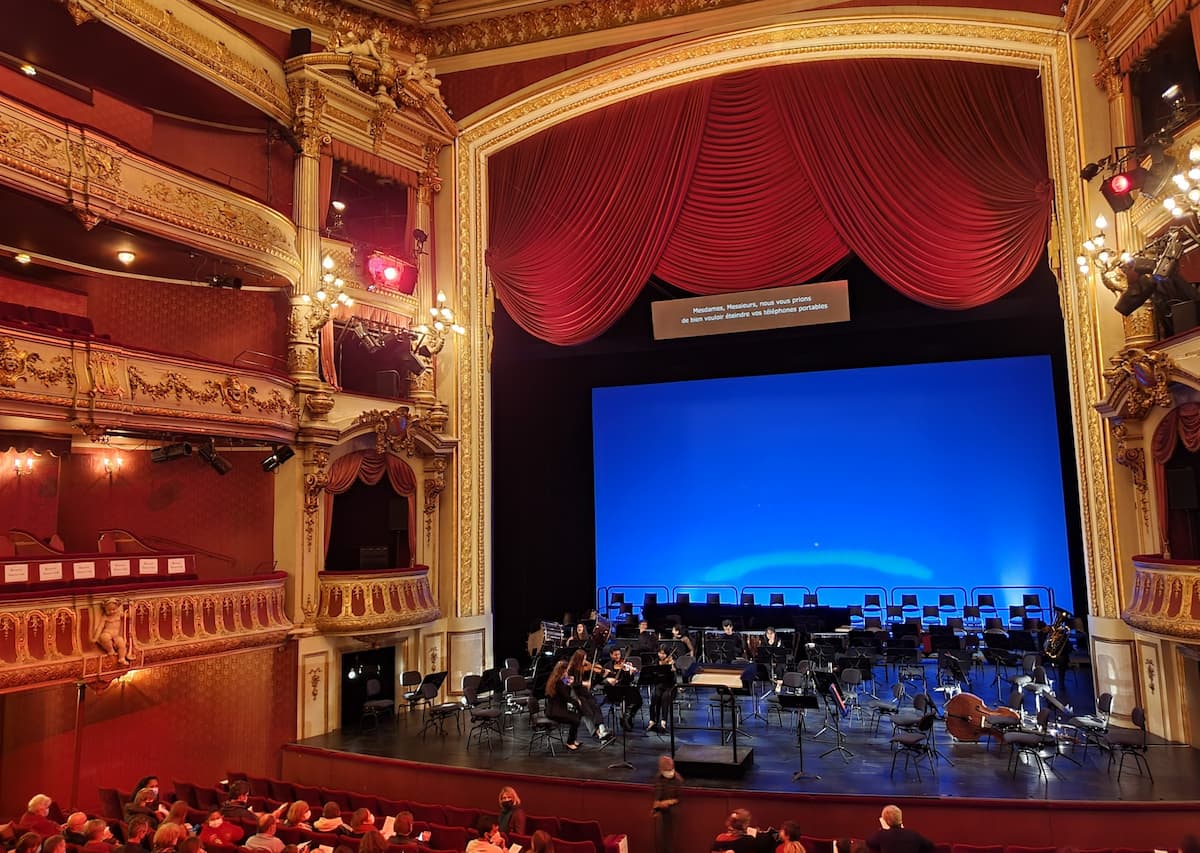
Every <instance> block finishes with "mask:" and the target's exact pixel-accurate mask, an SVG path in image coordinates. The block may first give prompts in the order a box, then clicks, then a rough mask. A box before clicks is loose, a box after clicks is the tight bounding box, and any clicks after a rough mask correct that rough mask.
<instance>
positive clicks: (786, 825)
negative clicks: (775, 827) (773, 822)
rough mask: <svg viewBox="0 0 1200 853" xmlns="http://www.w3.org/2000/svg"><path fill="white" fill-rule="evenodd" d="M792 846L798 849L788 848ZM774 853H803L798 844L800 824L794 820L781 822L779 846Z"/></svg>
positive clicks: (802, 847)
mask: <svg viewBox="0 0 1200 853" xmlns="http://www.w3.org/2000/svg"><path fill="white" fill-rule="evenodd" d="M792 844H795V845H797V846H798V847H799V848H800V849H799V850H797V849H795V847H792V846H790V845H792ZM775 853H804V845H803V844H801V843H800V824H798V823H796V821H794V820H785V821H784V822H783V826H781V827H779V844H778V846H777V847H776V848H775ZM847 853H848V851H847Z"/></svg>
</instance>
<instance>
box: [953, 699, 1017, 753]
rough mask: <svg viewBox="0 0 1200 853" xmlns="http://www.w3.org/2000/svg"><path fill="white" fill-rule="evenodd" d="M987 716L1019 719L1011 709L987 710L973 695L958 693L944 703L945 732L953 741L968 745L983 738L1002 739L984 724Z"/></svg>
mask: <svg viewBox="0 0 1200 853" xmlns="http://www.w3.org/2000/svg"><path fill="white" fill-rule="evenodd" d="M989 714H991V715H993V716H999V717H1008V718H1010V719H1013V720H1016V721H1018V722H1019V721H1020V719H1021V715H1020V714H1019V713H1018V712H1016V711H1014V710H1013V709H1012V708H989V707H988V706H987V705H985V704H983V700H982V699H980V698H979V697H978V696H976V695H975V694H974V693H959V694H958V695H957V696H955V697H954V698H953V699H951V700H950V701H949V702H947V703H946V710H945V716H946V732H947V733H948V734H949V735H950V736H951V737H952V738H954V739H955V740H957V741H961V742H968V743H975V742H977V741H979V740H980V738H985V737H990V738H997V739H1002V738H1003V737H1004V735H1003V734H1002V733H1001V732H999V731H997V730H996V729H993V728H991V727H990V726H988V725H986V724H985V722H984V718H985V717H986V716H987V715H989Z"/></svg>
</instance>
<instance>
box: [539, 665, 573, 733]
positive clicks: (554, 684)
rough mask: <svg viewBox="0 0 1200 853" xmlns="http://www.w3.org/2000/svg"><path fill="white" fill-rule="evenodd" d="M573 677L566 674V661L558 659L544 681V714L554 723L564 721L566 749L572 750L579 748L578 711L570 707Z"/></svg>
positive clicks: (571, 703)
mask: <svg viewBox="0 0 1200 853" xmlns="http://www.w3.org/2000/svg"><path fill="white" fill-rule="evenodd" d="M573 682H574V679H572V678H571V676H569V675H567V662H566V661H565V660H560V661H559V662H558V663H556V664H555V665H554V669H553V670H551V671H550V679H549V680H548V681H547V682H546V716H547V717H549V718H550V719H552V720H554V721H555V722H556V723H566V724H567V725H568V727H569V728H568V730H567V743H566V744H565V745H566V747H567V749H569V750H571V751H572V752H574V751H575V750H577V749H579V742H578V741H576V740H575V738H576V736H577V735H578V734H579V719H580V718H579V712H578V711H576V710H573V709H572V707H571V706H572V705H573V704H574V702H573V700H574V696H575V694H574V692H573V691H572V689H571V686H572V684H573Z"/></svg>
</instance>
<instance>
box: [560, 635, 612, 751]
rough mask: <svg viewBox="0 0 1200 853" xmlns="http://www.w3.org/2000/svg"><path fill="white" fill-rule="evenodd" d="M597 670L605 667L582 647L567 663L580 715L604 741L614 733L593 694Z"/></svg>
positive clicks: (601, 670) (599, 670)
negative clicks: (592, 660)
mask: <svg viewBox="0 0 1200 853" xmlns="http://www.w3.org/2000/svg"><path fill="white" fill-rule="evenodd" d="M595 672H601V673H602V672H604V667H601V666H597V665H596V664H594V663H592V662H591V661H589V660H588V659H587V655H586V654H584V653H583V650H582V649H579V650H577V651H576V652H575V654H573V655H571V660H570V661H568V663H567V674H568V675H569V676H571V678H572V684H571V689H572V691H573V692H574V694H575V701H576V703H578V705H579V716H580V717H581V718H582V719H583V722H584V723H585V724H586V725H588V727H589V728H590V729H592V731H594V732H595V734H596V737H598V738H600V740H602V741H604V740H608V739H609V738H611V737H612V733H611V732H609V730H608V729H607V728H605V726H604V714H603V713H602V712H601V711H600V706H599V705H598V704H597V703H596V697H595V696H593V695H592V674H593V673H595Z"/></svg>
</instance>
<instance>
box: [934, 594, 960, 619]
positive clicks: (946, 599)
mask: <svg viewBox="0 0 1200 853" xmlns="http://www.w3.org/2000/svg"><path fill="white" fill-rule="evenodd" d="M937 606H938V610H939V611H941V614H942V616H943V617H945V618H947V619H949V618H950V617H951V616H957V615H959V610H958V602H957V601H955V599H954V593H941V594H939V595H938V603H937Z"/></svg>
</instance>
